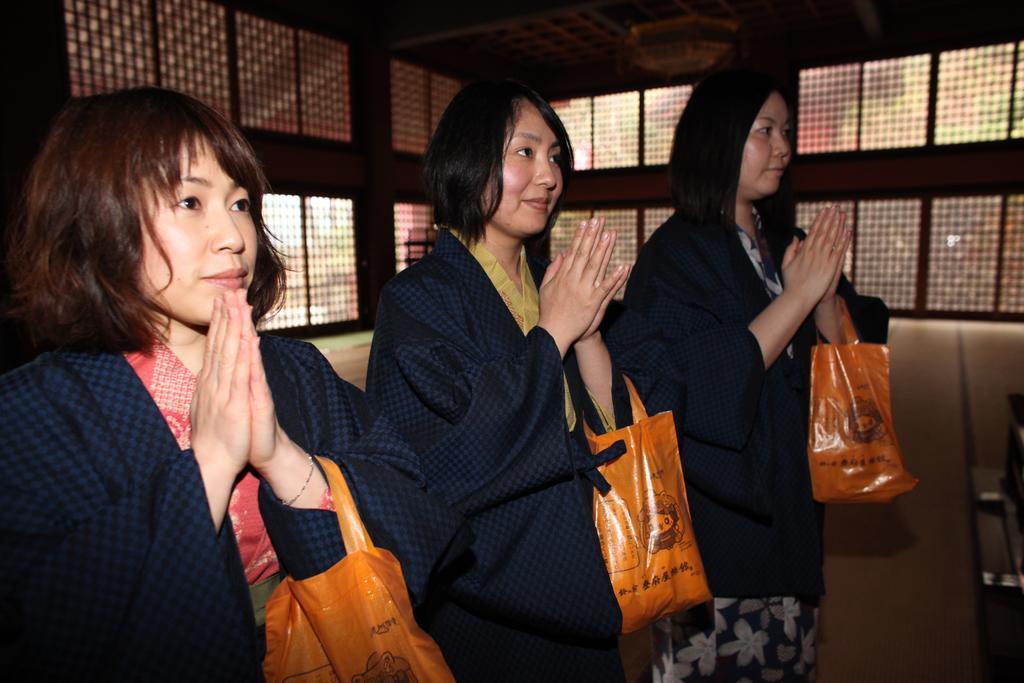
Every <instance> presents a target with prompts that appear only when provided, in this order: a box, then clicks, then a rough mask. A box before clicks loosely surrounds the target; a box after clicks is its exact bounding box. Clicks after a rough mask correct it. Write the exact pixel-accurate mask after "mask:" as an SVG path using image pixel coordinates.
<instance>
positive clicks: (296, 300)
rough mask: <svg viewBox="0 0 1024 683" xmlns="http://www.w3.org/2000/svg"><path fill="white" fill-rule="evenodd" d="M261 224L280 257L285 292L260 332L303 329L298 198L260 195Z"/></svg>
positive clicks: (303, 250) (305, 320) (302, 255)
mask: <svg viewBox="0 0 1024 683" xmlns="http://www.w3.org/2000/svg"><path fill="white" fill-rule="evenodd" d="M263 220H264V221H266V224H267V227H268V228H269V229H270V232H271V234H272V235H273V236H274V238H275V246H277V248H278V249H280V251H281V253H282V255H283V256H284V263H285V267H286V268H287V269H288V272H287V274H286V276H287V280H286V285H287V286H286V288H285V293H284V304H283V305H282V307H281V309H280V310H279V311H278V312H277V313H275V314H274V315H273V316H271V317H268V318H265V319H264V321H263V325H262V328H263V329H265V330H276V329H280V328H283V327H303V326H305V325H307V324H309V318H308V310H309V306H308V299H307V297H306V245H305V242H304V240H303V237H302V198H301V197H299V196H298V195H293V194H266V195H263Z"/></svg>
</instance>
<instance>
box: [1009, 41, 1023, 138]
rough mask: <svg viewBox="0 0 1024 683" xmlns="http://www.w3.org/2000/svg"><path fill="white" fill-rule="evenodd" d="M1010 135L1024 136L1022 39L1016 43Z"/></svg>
mask: <svg viewBox="0 0 1024 683" xmlns="http://www.w3.org/2000/svg"><path fill="white" fill-rule="evenodd" d="M1010 137H1012V138H1024V41H1021V42H1019V43H1017V77H1016V79H1015V80H1014V85H1013V126H1012V127H1011V130H1010Z"/></svg>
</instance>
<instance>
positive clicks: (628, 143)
mask: <svg viewBox="0 0 1024 683" xmlns="http://www.w3.org/2000/svg"><path fill="white" fill-rule="evenodd" d="M639 164H640V92H639V91H638V90H634V91H631V92H622V93H615V94H613V95H601V96H600V97H595V98H594V168H622V167H624V166H638V165H639Z"/></svg>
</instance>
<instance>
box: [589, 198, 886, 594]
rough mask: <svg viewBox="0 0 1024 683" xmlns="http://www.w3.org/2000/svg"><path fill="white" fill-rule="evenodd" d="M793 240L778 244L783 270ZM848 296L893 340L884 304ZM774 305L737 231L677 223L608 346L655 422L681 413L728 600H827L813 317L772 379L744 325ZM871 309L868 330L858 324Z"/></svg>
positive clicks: (639, 277) (694, 492) (698, 512)
mask: <svg viewBox="0 0 1024 683" xmlns="http://www.w3.org/2000/svg"><path fill="white" fill-rule="evenodd" d="M792 234H798V235H800V236H802V233H800V232H799V231H796V233H791V235H792ZM791 235H773V234H771V233H769V235H768V238H769V245H770V248H771V251H772V255H773V258H774V260H775V263H776V264H781V263H782V254H783V252H784V251H785V248H786V246H787V245H788V243H789V241H790V239H791ZM780 277H781V273H780ZM783 284H785V283H784V282H783ZM840 287H841V288H840V293H841V294H842V295H843V297H844V299H846V300H847V302H848V303H849V305H850V309H851V312H852V313H853V315H854V320H855V322H859V323H861V324H862V325H863V326H864V328H865V329H872V330H875V329H878V328H879V327H881V328H884V326H885V323H887V320H888V317H887V316H888V314H887V311H886V309H885V306H884V304H882V303H881V301H879V300H877V299H871V298H870V297H859V296H858V295H857V294H856V293H855V292H854V291H853V288H852V287H851V286H850V285H849V283H848V282H846V280H845V279H844V280H843V281H842V283H841V286H840ZM869 299H870V301H869ZM769 303H770V300H769V298H768V294H767V293H766V291H765V287H764V284H763V282H762V281H761V279H760V278H759V276H758V275H757V273H756V272H755V270H754V269H753V268H752V267H751V263H750V260H749V258H748V256H747V254H746V253H745V252H744V250H743V247H742V245H741V243H740V241H739V238H738V236H737V234H736V230H735V228H734V227H731V226H729V227H725V226H720V225H704V226H695V225H690V224H687V223H685V222H684V221H683V219H682V218H681V217H680V216H679V214H676V215H674V216H672V217H671V218H670V219H669V220H668V221H666V222H665V224H664V225H662V226H661V227H659V228H658V230H657V231H655V233H654V234H653V235H652V236H651V238H650V240H649V241H648V242H647V244H646V245H644V248H643V250H642V251H641V253H640V256H639V258H638V259H637V262H636V265H635V266H634V268H633V273H632V275H631V277H630V281H629V284H628V286H627V290H626V296H625V304H626V312H625V313H624V314H623V315H621V316H620V317H619V318H618V319H617V320H616V322H615V324H614V326H613V327H612V329H611V330H610V331H609V334H608V336H607V339H608V345H609V347H610V348H611V350H612V353H613V354H614V356H615V358H616V362H617V363H619V364H620V365H621V366H622V367H623V368H624V369H625V371H626V372H627V373H628V374H629V375H630V377H633V378H634V379H635V380H636V383H637V386H638V389H639V390H640V392H641V395H642V396H643V398H644V400H645V403H646V404H647V408H648V410H649V411H650V412H652V413H653V412H655V411H659V410H672V411H674V414H675V419H676V426H677V430H678V432H679V437H680V448H681V454H682V461H683V470H684V475H685V477H686V481H687V492H688V497H689V499H690V506H691V509H692V513H693V524H694V530H695V534H696V537H697V542H698V544H699V546H700V551H701V555H702V556H703V559H704V566H705V568H706V569H707V574H708V580H709V583H710V585H711V590H712V592H713V593H714V594H715V595H719V596H728V597H733V596H765V595H817V594H821V593H823V592H824V588H825V587H824V579H823V573H822V546H821V518H822V506H820V505H818V504H817V503H815V502H814V500H813V499H812V497H811V484H810V475H809V473H808V468H807V420H808V401H809V366H810V347H811V345H812V344H813V343H814V340H815V328H814V322H813V316H811V317H808V319H807V320H805V321H804V322H803V324H802V325H801V326H800V329H799V330H798V331H797V333H796V335H795V336H794V338H793V342H792V344H793V351H794V356H793V358H790V357H789V356H788V355H787V354H785V353H783V354H782V355H781V356H780V357H779V359H778V360H777V361H775V363H774V364H772V366H771V367H769V368H768V369H767V370H766V369H765V368H764V362H763V360H762V357H761V351H760V347H759V346H758V343H757V340H756V339H755V338H754V335H753V334H751V332H750V331H749V330H748V329H747V326H748V325H749V324H750V322H751V321H752V320H753V319H754V318H755V317H757V315H758V314H760V313H761V311H763V310H764V309H765V307H767V306H768V304H769ZM871 308H874V311H875V315H874V316H873V319H872V320H868V319H867V317H865V316H863V315H861V312H862V311H866V310H869V309H871ZM868 317H870V316H868ZM879 317H881V318H883V319H884V320H883V321H882V322H881V324H880V325H879V324H877V323H878V322H879Z"/></svg>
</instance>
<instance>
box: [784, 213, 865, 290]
mask: <svg viewBox="0 0 1024 683" xmlns="http://www.w3.org/2000/svg"><path fill="white" fill-rule="evenodd" d="M833 204H838V205H839V208H840V209H842V211H843V213H845V214H846V225H847V226H848V227H849V228H850V229H851V230H853V231H854V235H853V239H854V241H856V240H857V233H856V229H857V205H856V204H855V203H854V202H852V201H843V202H828V201H818V202H797V205H796V225H797V227H798V228H801V229H802V230H803V231H804V232H808V231H809V230H810V227H811V226H812V225H813V224H814V219H815V218H817V217H818V214H819V213H820V212H821V211H822V210H823V209H827V208H828V207H830V206H832V205H833ZM856 246H857V245H856V244H853V245H851V248H850V250H849V251H847V252H846V262H845V263H844V264H843V274H844V275H846V278H847V279H848V280H850V282H853V255H854V250H855V249H856Z"/></svg>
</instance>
